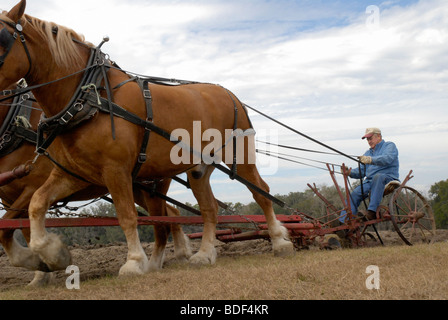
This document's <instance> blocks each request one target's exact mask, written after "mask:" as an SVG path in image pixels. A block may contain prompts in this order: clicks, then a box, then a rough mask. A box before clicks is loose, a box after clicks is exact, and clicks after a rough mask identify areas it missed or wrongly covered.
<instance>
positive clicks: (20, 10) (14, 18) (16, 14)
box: [6, 0, 26, 22]
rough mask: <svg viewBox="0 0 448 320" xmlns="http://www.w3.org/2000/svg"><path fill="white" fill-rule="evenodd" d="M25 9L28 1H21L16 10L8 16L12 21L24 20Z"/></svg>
mask: <svg viewBox="0 0 448 320" xmlns="http://www.w3.org/2000/svg"><path fill="white" fill-rule="evenodd" d="M25 7H26V0H21V1H20V2H19V3H18V4H16V5H15V7H14V8H12V9H11V11H9V12H8V14H7V15H6V16H7V17H8V18H10V19H11V20H12V21H15V22H18V21H19V19H20V18H22V16H23V14H24V13H25Z"/></svg>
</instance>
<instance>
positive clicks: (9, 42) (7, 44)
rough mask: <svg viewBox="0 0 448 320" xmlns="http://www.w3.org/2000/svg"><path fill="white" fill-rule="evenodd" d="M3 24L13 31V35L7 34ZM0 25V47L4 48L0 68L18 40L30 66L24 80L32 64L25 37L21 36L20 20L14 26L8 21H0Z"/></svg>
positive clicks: (0, 57) (0, 58)
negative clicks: (0, 27) (1, 27)
mask: <svg viewBox="0 0 448 320" xmlns="http://www.w3.org/2000/svg"><path fill="white" fill-rule="evenodd" d="M5 23H6V24H7V25H8V26H10V27H11V28H13V29H14V33H12V34H11V33H10V32H9V30H8V29H7V28H6V25H5ZM0 24H1V25H3V29H2V30H1V31H0V45H1V46H3V47H4V48H5V53H4V54H3V55H2V56H0V68H1V67H2V66H3V64H4V63H5V60H6V58H7V57H8V55H9V53H10V52H11V49H12V46H13V44H14V42H15V41H16V40H17V39H18V38H19V39H20V42H22V45H23V48H24V49H25V53H26V55H27V57H28V62H29V65H30V66H29V68H28V72H27V73H26V75H25V77H24V78H26V77H27V76H28V75H29V74H30V72H31V66H32V62H31V55H30V51H29V50H28V46H27V45H26V41H25V36H24V35H23V26H22V24H21V22H20V20H19V21H18V22H17V23H16V24H14V23H11V22H9V21H5V20H2V19H0Z"/></svg>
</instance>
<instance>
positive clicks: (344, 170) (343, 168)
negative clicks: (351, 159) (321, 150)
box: [341, 165, 352, 177]
mask: <svg viewBox="0 0 448 320" xmlns="http://www.w3.org/2000/svg"><path fill="white" fill-rule="evenodd" d="M351 172H352V168H347V167H346V166H345V165H343V166H341V173H342V174H343V175H346V176H347V177H348V176H350V173H351Z"/></svg>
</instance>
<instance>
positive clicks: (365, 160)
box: [359, 156, 372, 164]
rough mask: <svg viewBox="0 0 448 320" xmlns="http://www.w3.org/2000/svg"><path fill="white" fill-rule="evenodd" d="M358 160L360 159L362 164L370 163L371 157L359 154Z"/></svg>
mask: <svg viewBox="0 0 448 320" xmlns="http://www.w3.org/2000/svg"><path fill="white" fill-rule="evenodd" d="M359 161H361V163H363V164H371V163H372V157H368V156H361V157H359Z"/></svg>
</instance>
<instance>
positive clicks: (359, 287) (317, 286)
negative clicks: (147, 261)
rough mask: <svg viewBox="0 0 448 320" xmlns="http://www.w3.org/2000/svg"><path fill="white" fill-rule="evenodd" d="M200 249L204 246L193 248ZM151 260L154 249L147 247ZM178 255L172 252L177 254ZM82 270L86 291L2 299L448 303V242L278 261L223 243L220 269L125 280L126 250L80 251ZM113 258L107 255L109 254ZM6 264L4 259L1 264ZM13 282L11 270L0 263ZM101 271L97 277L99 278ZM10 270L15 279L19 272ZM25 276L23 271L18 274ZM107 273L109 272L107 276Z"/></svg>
mask: <svg viewBox="0 0 448 320" xmlns="http://www.w3.org/2000/svg"><path fill="white" fill-rule="evenodd" d="M193 244H194V245H195V246H197V245H198V243H197V242H194V243H193ZM146 250H147V251H148V253H150V250H151V247H150V245H148V246H147V247H146ZM169 251H170V250H169ZM72 254H73V260H74V264H76V263H78V264H79V268H80V275H81V282H80V289H79V290H76V289H74V290H68V289H67V288H66V286H65V279H66V278H67V277H68V276H69V275H68V274H65V273H64V272H59V273H57V276H56V279H55V281H54V283H53V284H52V285H50V286H49V287H46V288H29V287H26V286H25V285H26V283H28V282H29V280H31V279H32V273H31V272H28V271H22V272H24V273H23V274H22V276H21V278H20V279H21V281H17V278H16V281H15V282H14V283H13V284H11V283H8V282H7V281H3V282H2V283H3V286H0V299H2V300H34V299H38V300H189V301H190V300H447V298H448V242H447V241H446V240H443V241H439V242H437V243H434V244H430V245H428V244H419V245H415V246H412V247H409V246H405V245H401V244H391V245H388V246H385V247H373V248H362V249H338V250H332V251H322V250H318V249H317V248H311V249H310V250H304V251H300V252H297V253H296V254H295V256H293V257H288V258H276V257H274V256H273V255H272V253H270V244H269V243H268V242H266V241H263V240H256V241H246V242H244V243H233V244H222V243H220V244H218V254H219V258H218V260H217V263H216V264H215V265H213V266H203V267H195V266H191V265H188V264H183V263H178V262H175V261H174V260H172V259H170V252H169V253H168V254H167V263H166V266H165V268H164V269H163V270H162V271H159V272H155V273H151V274H147V275H144V276H141V277H128V278H118V277H117V273H118V268H119V266H120V265H121V264H122V263H123V262H124V259H125V256H126V247H125V246H118V247H117V246H110V247H105V248H88V249H84V248H73V249H72ZM105 254H107V255H105ZM1 258H4V256H3V257H1ZM372 265H373V266H377V268H378V269H377V271H379V289H368V288H367V286H366V280H367V279H368V277H369V276H371V275H372V274H371V273H370V272H369V273H366V269H367V268H368V266H372ZM0 267H1V270H2V273H1V274H0V277H1V276H3V277H5V272H7V271H8V270H6V268H7V267H6V265H3V264H0ZM94 269H95V270H96V271H94ZM12 270H13V269H10V270H9V272H12ZM15 270H17V268H15ZM98 270H100V271H101V270H102V271H103V272H99V273H98Z"/></svg>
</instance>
